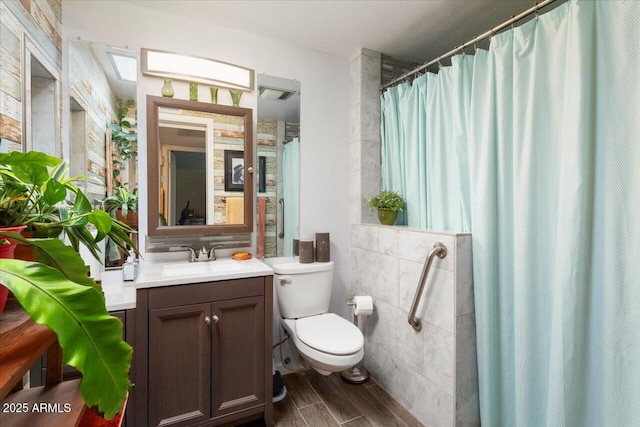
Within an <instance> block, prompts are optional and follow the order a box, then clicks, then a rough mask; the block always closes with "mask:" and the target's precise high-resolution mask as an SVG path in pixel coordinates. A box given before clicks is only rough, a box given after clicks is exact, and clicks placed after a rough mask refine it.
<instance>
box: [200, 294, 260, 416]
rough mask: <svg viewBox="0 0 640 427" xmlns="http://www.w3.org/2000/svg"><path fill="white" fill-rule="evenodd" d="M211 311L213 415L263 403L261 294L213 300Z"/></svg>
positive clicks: (220, 414)
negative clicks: (212, 319)
mask: <svg viewBox="0 0 640 427" xmlns="http://www.w3.org/2000/svg"><path fill="white" fill-rule="evenodd" d="M212 314H213V315H215V316H217V323H216V322H215V320H216V319H215V318H214V323H213V324H212V327H213V331H212V332H213V379H212V384H213V408H214V409H213V416H214V417H219V416H222V415H225V414H228V413H230V412H234V411H237V410H241V409H244V408H249V407H252V406H257V405H260V404H263V403H264V402H265V396H264V379H265V369H266V368H265V360H264V328H265V324H264V297H262V296H260V297H247V298H238V299H233V300H226V301H220V302H214V303H212ZM266 326H267V327H269V328H270V327H271V325H266ZM270 362H271V361H269V363H270Z"/></svg>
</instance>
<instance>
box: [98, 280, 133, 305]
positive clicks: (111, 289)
mask: <svg viewBox="0 0 640 427" xmlns="http://www.w3.org/2000/svg"><path fill="white" fill-rule="evenodd" d="M100 278H101V280H102V291H103V292H104V298H105V300H106V302H107V310H109V311H118V310H126V309H129V308H136V286H135V283H134V282H123V281H122V270H110V271H104V272H102V274H101V277H100Z"/></svg>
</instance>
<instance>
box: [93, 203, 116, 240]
mask: <svg viewBox="0 0 640 427" xmlns="http://www.w3.org/2000/svg"><path fill="white" fill-rule="evenodd" d="M89 222H90V223H91V224H93V225H95V227H96V229H97V230H98V234H97V235H96V238H95V239H94V242H99V241H101V240H102V239H104V238H105V237H107V236H108V235H109V232H110V231H111V217H110V216H109V214H108V213H106V212H105V211H101V210H95V211H91V213H89Z"/></svg>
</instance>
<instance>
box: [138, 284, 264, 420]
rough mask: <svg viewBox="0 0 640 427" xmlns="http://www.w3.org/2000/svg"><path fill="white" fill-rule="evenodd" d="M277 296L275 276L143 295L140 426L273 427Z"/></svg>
mask: <svg viewBox="0 0 640 427" xmlns="http://www.w3.org/2000/svg"><path fill="white" fill-rule="evenodd" d="M272 295H273V294H272V277H271V276H265V277H253V278H246V279H234V280H226V281H221V282H210V283H197V284H186V285H173V286H166V287H159V288H151V289H140V290H138V296H137V310H138V312H139V313H140V312H143V311H144V313H145V316H144V318H142V316H141V317H139V318H138V322H140V323H139V328H138V330H137V332H136V333H137V334H139V335H137V336H139V337H142V336H144V337H145V338H146V339H143V340H138V341H137V344H136V351H137V352H138V359H137V360H138V361H139V360H140V359H145V361H146V363H144V364H138V366H137V368H138V370H137V378H136V394H137V400H138V401H137V406H138V410H137V411H136V412H137V421H138V423H139V425H148V426H160V425H162V426H175V427H177V426H180V427H182V426H196V425H197V426H200V425H207V426H209V425H211V426H217V425H233V423H234V422H240V421H243V420H250V419H252V418H264V419H265V421H266V423H267V425H270V424H271V418H272V410H271V408H272V404H271V398H272V369H271V363H272V359H271V342H272V339H271V318H272V304H273V296H272ZM142 353H145V354H142Z"/></svg>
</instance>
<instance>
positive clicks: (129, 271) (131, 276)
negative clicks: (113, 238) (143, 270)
mask: <svg viewBox="0 0 640 427" xmlns="http://www.w3.org/2000/svg"><path fill="white" fill-rule="evenodd" d="M135 279H136V270H135V265H134V263H133V259H132V258H131V257H127V260H126V261H125V262H124V264H122V280H123V281H125V282H133V281H134V280H135Z"/></svg>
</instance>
